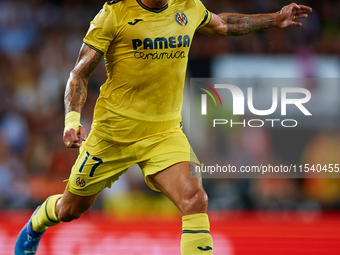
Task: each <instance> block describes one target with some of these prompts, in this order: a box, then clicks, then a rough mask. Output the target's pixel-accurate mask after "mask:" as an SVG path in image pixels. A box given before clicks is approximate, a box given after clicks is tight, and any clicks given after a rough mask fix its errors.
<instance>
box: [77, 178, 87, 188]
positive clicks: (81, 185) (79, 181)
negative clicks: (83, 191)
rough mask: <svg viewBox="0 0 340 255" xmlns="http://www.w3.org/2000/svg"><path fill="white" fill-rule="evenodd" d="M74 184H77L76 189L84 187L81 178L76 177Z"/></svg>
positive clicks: (83, 181)
mask: <svg viewBox="0 0 340 255" xmlns="http://www.w3.org/2000/svg"><path fill="white" fill-rule="evenodd" d="M76 184H77V186H78V187H80V188H83V187H84V186H85V184H86V182H85V180H84V179H83V178H81V177H78V178H77V179H76Z"/></svg>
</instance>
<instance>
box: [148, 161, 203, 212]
mask: <svg viewBox="0 0 340 255" xmlns="http://www.w3.org/2000/svg"><path fill="white" fill-rule="evenodd" d="M149 178H150V181H151V182H152V183H153V185H154V186H155V187H156V188H157V189H159V190H160V191H162V192H163V193H164V194H165V195H166V196H167V197H168V198H169V199H170V200H171V201H172V202H173V203H174V204H175V205H176V206H177V207H178V208H179V210H180V211H181V212H182V214H183V215H186V214H192V213H205V212H206V210H207V202H208V197H207V195H206V193H205V191H204V189H203V186H202V179H201V178H195V177H192V176H191V174H190V162H180V163H177V164H174V165H172V166H170V167H168V168H166V169H164V170H163V171H160V172H158V173H156V174H154V175H150V176H149Z"/></svg>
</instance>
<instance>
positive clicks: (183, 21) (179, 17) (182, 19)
mask: <svg viewBox="0 0 340 255" xmlns="http://www.w3.org/2000/svg"><path fill="white" fill-rule="evenodd" d="M175 18H176V21H177V23H178V24H180V25H181V26H183V27H184V26H186V25H187V24H188V18H187V15H185V14H184V12H177V13H176V16H175Z"/></svg>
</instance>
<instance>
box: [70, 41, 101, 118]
mask: <svg viewBox="0 0 340 255" xmlns="http://www.w3.org/2000/svg"><path fill="white" fill-rule="evenodd" d="M101 59H102V54H100V53H98V52H97V51H95V50H93V49H91V48H90V47H88V46H87V45H86V44H84V45H83V47H82V48H81V50H80V54H79V57H78V60H77V63H76V65H75V67H74V69H73V70H72V72H71V73H70V77H69V79H68V81H67V85H66V89H65V96H64V104H65V114H67V113H69V112H70V111H76V112H79V113H80V112H81V110H82V108H83V106H84V104H85V101H86V98H87V83H88V80H89V78H90V76H91V75H92V73H93V72H94V70H95V69H96V68H97V66H98V64H99V62H100V60H101Z"/></svg>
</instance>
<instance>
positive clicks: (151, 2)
mask: <svg viewBox="0 0 340 255" xmlns="http://www.w3.org/2000/svg"><path fill="white" fill-rule="evenodd" d="M141 2H142V3H143V4H144V5H145V6H147V7H149V8H152V9H159V8H162V7H164V6H165V5H167V3H168V2H169V0H141Z"/></svg>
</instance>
